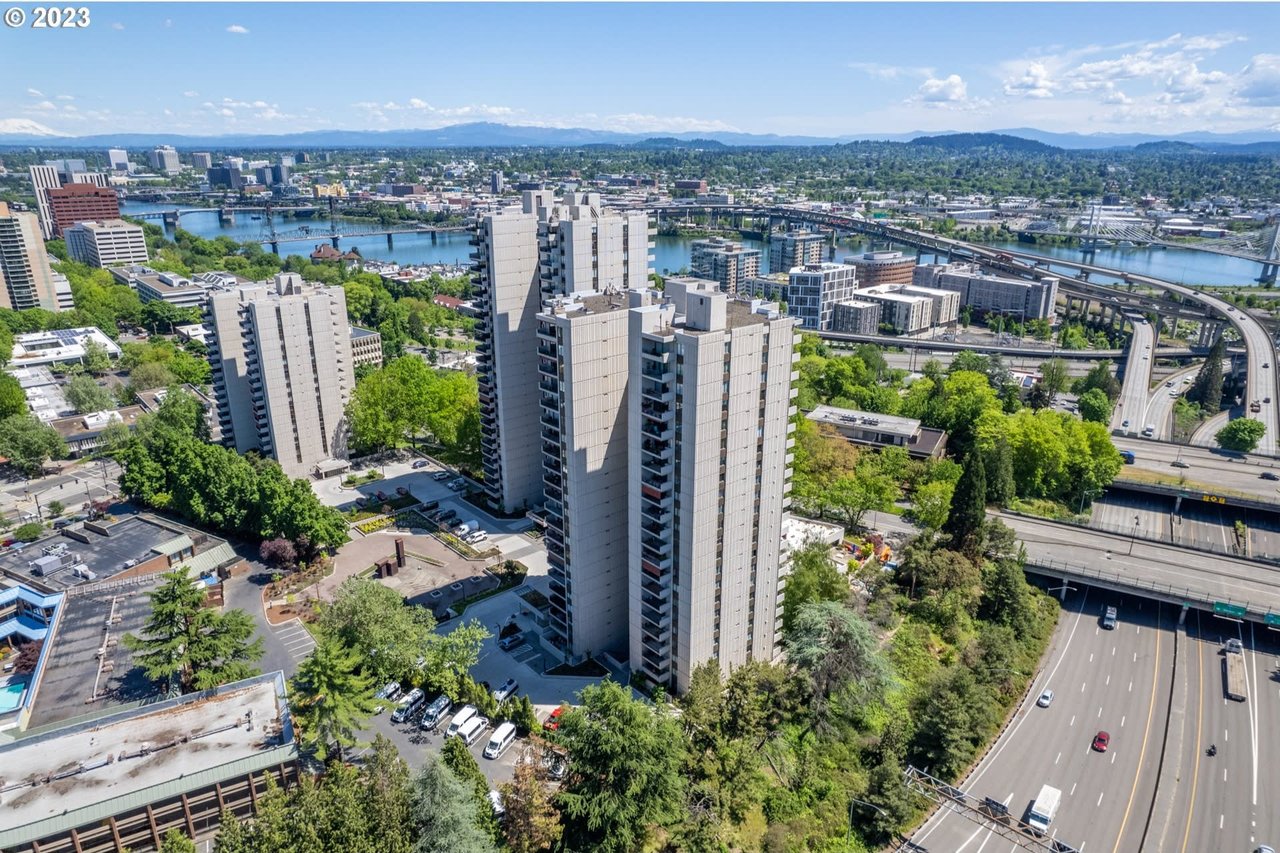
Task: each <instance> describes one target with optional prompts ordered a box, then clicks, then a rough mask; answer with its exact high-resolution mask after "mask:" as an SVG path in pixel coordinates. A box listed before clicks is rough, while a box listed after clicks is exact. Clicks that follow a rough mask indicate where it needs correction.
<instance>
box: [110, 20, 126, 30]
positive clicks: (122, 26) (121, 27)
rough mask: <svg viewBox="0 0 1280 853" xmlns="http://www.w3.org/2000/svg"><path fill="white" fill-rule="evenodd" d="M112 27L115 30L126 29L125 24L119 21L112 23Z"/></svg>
mask: <svg viewBox="0 0 1280 853" xmlns="http://www.w3.org/2000/svg"><path fill="white" fill-rule="evenodd" d="M111 29H113V30H123V29H124V24H122V23H120V22H119V21H116V22H115V23H114V24H112V25H111Z"/></svg>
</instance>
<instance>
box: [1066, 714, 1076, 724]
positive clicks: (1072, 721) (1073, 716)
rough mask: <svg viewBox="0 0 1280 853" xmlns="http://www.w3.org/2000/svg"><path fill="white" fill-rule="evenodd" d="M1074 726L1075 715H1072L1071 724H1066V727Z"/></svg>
mask: <svg viewBox="0 0 1280 853" xmlns="http://www.w3.org/2000/svg"><path fill="white" fill-rule="evenodd" d="M1075 724H1076V715H1075V714H1072V715H1071V722H1069V723H1067V725H1068V726H1074V725H1075Z"/></svg>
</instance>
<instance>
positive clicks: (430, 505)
mask: <svg viewBox="0 0 1280 853" xmlns="http://www.w3.org/2000/svg"><path fill="white" fill-rule="evenodd" d="M439 508H440V501H427V502H426V503H424V504H423V505H422V511H423V512H431V511H432V510H433V509H439Z"/></svg>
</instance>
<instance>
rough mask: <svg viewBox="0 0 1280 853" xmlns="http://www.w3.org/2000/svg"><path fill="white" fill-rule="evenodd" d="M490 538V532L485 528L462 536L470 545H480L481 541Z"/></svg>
mask: <svg viewBox="0 0 1280 853" xmlns="http://www.w3.org/2000/svg"><path fill="white" fill-rule="evenodd" d="M488 538H489V534H488V533H485V532H484V531H483V530H473V531H471V532H470V533H468V534H467V535H466V536H464V537H463V538H462V541H463V542H466V543H467V544H468V545H479V544H480V543H481V542H483V541H484V540H486V539H488Z"/></svg>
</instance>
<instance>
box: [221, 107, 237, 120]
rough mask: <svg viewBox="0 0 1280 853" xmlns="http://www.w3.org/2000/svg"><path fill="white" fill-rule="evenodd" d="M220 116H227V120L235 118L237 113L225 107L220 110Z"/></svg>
mask: <svg viewBox="0 0 1280 853" xmlns="http://www.w3.org/2000/svg"><path fill="white" fill-rule="evenodd" d="M218 115H220V116H226V117H227V118H235V115H236V113H235V110H229V109H227V108H225V107H223V108H222V109H220V110H218Z"/></svg>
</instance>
